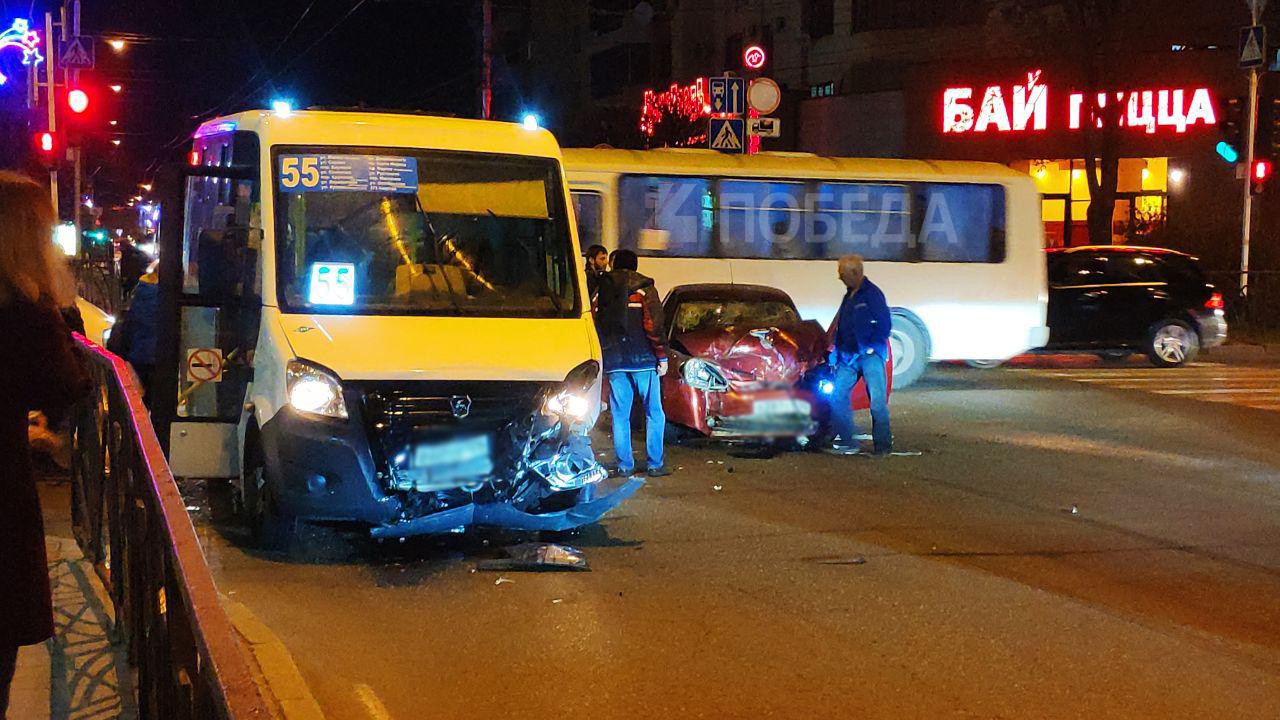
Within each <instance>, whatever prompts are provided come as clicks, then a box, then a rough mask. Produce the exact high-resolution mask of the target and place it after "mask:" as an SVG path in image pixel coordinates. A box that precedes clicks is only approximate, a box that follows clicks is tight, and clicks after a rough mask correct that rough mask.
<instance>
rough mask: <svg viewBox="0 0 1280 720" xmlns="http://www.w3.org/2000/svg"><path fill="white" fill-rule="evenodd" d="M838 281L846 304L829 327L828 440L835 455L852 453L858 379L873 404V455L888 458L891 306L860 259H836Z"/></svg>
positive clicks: (891, 445) (857, 257) (889, 448)
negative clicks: (832, 383)
mask: <svg viewBox="0 0 1280 720" xmlns="http://www.w3.org/2000/svg"><path fill="white" fill-rule="evenodd" d="M838 272H839V274H840V281H841V282H843V283H844V286H845V288H847V289H846V290H845V294H844V301H843V302H841V303H840V310H839V312H837V313H836V318H835V321H834V322H833V323H832V326H831V331H830V337H831V342H832V348H831V354H830V358H829V361H830V363H831V367H832V369H833V370H834V372H835V390H834V391H833V392H832V394H831V422H832V429H833V430H834V431H835V432H836V433H837V436H836V437H835V438H833V440H832V449H833V450H834V451H836V452H842V453H848V452H856V451H857V449H858V441H857V438H858V430H857V428H856V426H855V425H854V421H853V404H852V394H853V388H854V386H855V385H857V384H858V378H862V379H863V380H864V381H865V382H866V386H867V396H868V399H869V400H870V404H871V437H872V442H873V447H874V451H875V454H876V455H887V454H889V452H890V451H891V450H892V449H893V434H892V433H891V432H890V430H889V397H888V377H887V376H886V373H885V362H886V360H887V359H888V357H889V331H890V330H891V329H892V328H893V320H892V318H890V316H889V303H888V302H887V301H886V300H885V298H884V293H883V292H881V291H880V288H878V287H876V284H875V283H873V282H871V281H870V280H868V279H867V277H866V275H865V272H864V270H863V266H862V256H861V255H846V256H844V257H842V258H840V264H839V270H838Z"/></svg>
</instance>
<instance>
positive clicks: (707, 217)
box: [618, 176, 716, 257]
mask: <svg viewBox="0 0 1280 720" xmlns="http://www.w3.org/2000/svg"><path fill="white" fill-rule="evenodd" d="M618 206H619V207H618V225H619V228H618V247H620V248H626V249H628V250H635V251H636V253H637V254H639V255H670V256H675V257H714V256H715V254H716V253H715V248H714V247H713V243H712V235H711V228H712V224H713V223H712V218H713V210H712V207H711V183H710V181H708V180H707V179H706V178H694V177H654V176H628V177H624V178H622V180H621V181H620V182H619V183H618ZM644 230H662V231H665V233H666V235H667V237H666V249H665V250H658V249H653V248H650V247H645V244H644V243H643V242H642V240H643V239H644V237H643V235H644V234H643V233H642V231H644Z"/></svg>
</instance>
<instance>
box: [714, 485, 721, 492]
mask: <svg viewBox="0 0 1280 720" xmlns="http://www.w3.org/2000/svg"><path fill="white" fill-rule="evenodd" d="M711 489H712V490H715V491H716V492H720V491H721V490H723V489H724V486H723V485H712V486H711Z"/></svg>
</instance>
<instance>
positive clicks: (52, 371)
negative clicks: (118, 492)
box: [0, 172, 89, 717]
mask: <svg viewBox="0 0 1280 720" xmlns="http://www.w3.org/2000/svg"><path fill="white" fill-rule="evenodd" d="M53 219H54V218H53V208H52V207H51V206H50V204H49V194H48V191H47V190H46V189H45V188H43V187H41V186H40V185H37V184H36V183H35V182H33V181H31V180H29V179H27V178H25V177H22V176H19V175H14V174H12V173H7V172H0V717H4V714H5V710H6V709H7V708H8V704H9V684H10V682H11V681H12V680H13V673H14V665H15V662H16V659H17V654H18V648H19V647H20V646H22V645H34V644H36V643H40V642H44V641H45V640H47V639H48V638H50V637H52V636H53V607H52V603H51V601H50V596H49V568H48V562H47V560H46V558H45V551H44V525H43V522H42V520H41V517H40V498H39V496H38V495H37V494H36V486H35V481H34V479H33V478H32V476H31V457H30V453H29V448H28V447H27V413H28V412H29V411H31V410H42V411H44V412H45V413H46V414H50V413H58V412H62V411H64V410H65V409H66V408H67V407H68V406H70V405H71V404H72V403H74V402H75V401H76V400H77V399H79V398H80V397H82V396H83V395H85V394H86V393H88V391H89V377H88V375H87V373H86V372H85V368H84V366H83V365H82V363H81V360H80V358H79V356H78V355H76V353H75V349H74V345H73V341H72V338H71V332H70V330H68V329H67V325H66V323H65V322H64V321H63V319H62V316H61V314H60V313H59V308H61V307H66V306H68V305H71V304H72V303H73V302H74V300H75V291H74V288H73V286H72V283H71V278H70V275H69V273H68V271H67V267H66V263H65V261H64V260H63V259H62V258H61V257H59V256H58V254H57V250H56V248H55V247H54V245H53V242H52V237H53V235H52V232H53Z"/></svg>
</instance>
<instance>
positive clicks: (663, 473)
mask: <svg viewBox="0 0 1280 720" xmlns="http://www.w3.org/2000/svg"><path fill="white" fill-rule="evenodd" d="M646 474H647V475H648V476H649V477H651V478H658V477H667V476H668V475H670V474H671V471H670V470H668V469H666V468H664V467H656V468H654V467H651V468H649V469H648V470H647V471H646Z"/></svg>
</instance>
